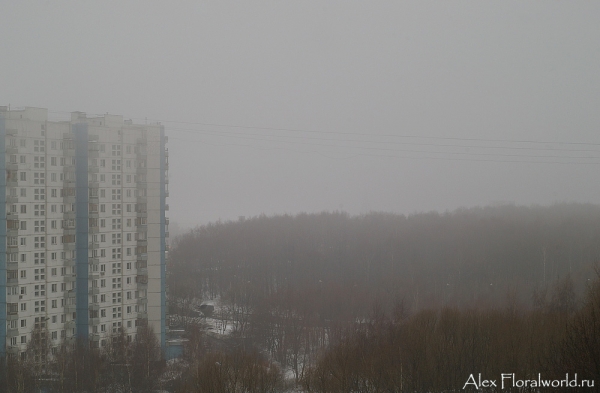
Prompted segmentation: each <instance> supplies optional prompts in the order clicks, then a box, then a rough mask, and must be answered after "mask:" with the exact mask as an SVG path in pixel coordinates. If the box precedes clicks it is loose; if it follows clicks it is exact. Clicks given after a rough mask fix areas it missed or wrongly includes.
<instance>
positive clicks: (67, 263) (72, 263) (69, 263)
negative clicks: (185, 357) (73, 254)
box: [64, 258, 77, 267]
mask: <svg viewBox="0 0 600 393" xmlns="http://www.w3.org/2000/svg"><path fill="white" fill-rule="evenodd" d="M76 264H77V261H75V259H73V258H69V259H65V262H64V265H65V266H68V267H72V266H75V265H76Z"/></svg>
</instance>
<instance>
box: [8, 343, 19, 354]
mask: <svg viewBox="0 0 600 393" xmlns="http://www.w3.org/2000/svg"><path fill="white" fill-rule="evenodd" d="M6 352H7V353H11V354H13V355H18V354H19V352H21V348H19V346H18V345H10V346H6Z"/></svg>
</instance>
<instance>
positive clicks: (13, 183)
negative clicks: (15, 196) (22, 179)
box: [6, 178, 19, 188]
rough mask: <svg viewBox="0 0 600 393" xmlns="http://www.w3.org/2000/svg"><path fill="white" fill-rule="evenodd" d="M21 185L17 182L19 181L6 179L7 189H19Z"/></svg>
mask: <svg viewBox="0 0 600 393" xmlns="http://www.w3.org/2000/svg"><path fill="white" fill-rule="evenodd" d="M18 185H19V182H18V181H17V179H14V178H11V179H6V187H9V188H10V187H17V186H18Z"/></svg>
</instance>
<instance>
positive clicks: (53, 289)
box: [51, 269, 58, 293]
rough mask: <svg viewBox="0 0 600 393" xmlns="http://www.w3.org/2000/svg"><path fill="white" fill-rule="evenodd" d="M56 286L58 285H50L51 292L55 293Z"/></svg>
mask: <svg viewBox="0 0 600 393" xmlns="http://www.w3.org/2000/svg"><path fill="white" fill-rule="evenodd" d="M54 270H56V269H54ZM57 287H58V284H52V287H51V289H52V293H56V290H57Z"/></svg>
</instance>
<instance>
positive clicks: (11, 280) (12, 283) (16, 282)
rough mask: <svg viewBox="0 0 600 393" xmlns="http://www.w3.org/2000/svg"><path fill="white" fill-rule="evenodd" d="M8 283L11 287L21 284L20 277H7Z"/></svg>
mask: <svg viewBox="0 0 600 393" xmlns="http://www.w3.org/2000/svg"><path fill="white" fill-rule="evenodd" d="M6 285H7V286H11V287H12V286H15V285H19V279H18V278H7V279H6Z"/></svg>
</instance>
